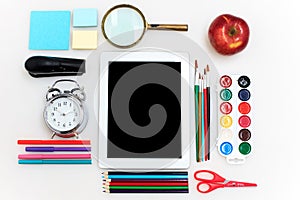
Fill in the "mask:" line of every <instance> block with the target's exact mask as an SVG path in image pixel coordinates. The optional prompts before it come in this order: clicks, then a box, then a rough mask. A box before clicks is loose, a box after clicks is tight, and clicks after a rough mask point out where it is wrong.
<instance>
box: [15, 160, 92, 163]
mask: <svg viewBox="0 0 300 200" xmlns="http://www.w3.org/2000/svg"><path fill="white" fill-rule="evenodd" d="M18 163H19V164H92V160H19V162H18Z"/></svg>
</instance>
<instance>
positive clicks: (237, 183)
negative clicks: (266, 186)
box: [224, 181, 257, 187]
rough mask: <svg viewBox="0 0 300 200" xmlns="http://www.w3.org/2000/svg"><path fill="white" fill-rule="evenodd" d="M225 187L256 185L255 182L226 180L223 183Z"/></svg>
mask: <svg viewBox="0 0 300 200" xmlns="http://www.w3.org/2000/svg"><path fill="white" fill-rule="evenodd" d="M224 186H225V187H256V186H257V184H256V183H247V182H239V181H228V182H227V183H225V184H224Z"/></svg>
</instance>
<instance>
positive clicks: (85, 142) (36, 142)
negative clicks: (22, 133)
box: [18, 140, 91, 145]
mask: <svg viewBox="0 0 300 200" xmlns="http://www.w3.org/2000/svg"><path fill="white" fill-rule="evenodd" d="M18 144H28V145H49V144H50V145H90V144H91V141H90V140H18Z"/></svg>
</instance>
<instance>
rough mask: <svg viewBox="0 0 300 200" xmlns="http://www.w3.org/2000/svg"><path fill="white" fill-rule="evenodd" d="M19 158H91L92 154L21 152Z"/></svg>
mask: <svg viewBox="0 0 300 200" xmlns="http://www.w3.org/2000/svg"><path fill="white" fill-rule="evenodd" d="M18 158H19V159H31V160H34V159H36V160H38V159H91V154H20V155H18Z"/></svg>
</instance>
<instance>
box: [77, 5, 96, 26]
mask: <svg viewBox="0 0 300 200" xmlns="http://www.w3.org/2000/svg"><path fill="white" fill-rule="evenodd" d="M95 26H98V11H97V9H95V8H78V9H74V10H73V27H95Z"/></svg>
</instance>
